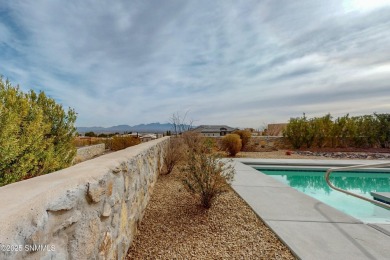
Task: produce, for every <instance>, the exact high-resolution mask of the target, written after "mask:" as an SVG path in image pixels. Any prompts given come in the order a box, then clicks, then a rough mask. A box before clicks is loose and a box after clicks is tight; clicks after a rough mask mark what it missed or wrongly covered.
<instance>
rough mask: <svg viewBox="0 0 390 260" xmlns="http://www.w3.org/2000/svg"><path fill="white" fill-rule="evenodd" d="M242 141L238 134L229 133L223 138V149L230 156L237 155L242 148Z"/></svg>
mask: <svg viewBox="0 0 390 260" xmlns="http://www.w3.org/2000/svg"><path fill="white" fill-rule="evenodd" d="M241 147H242V141H241V139H240V136H239V135H237V134H227V135H225V136H224V137H223V138H222V149H223V150H225V151H226V152H227V153H228V154H229V155H230V156H236V154H237V153H238V152H239V151H240V150H241Z"/></svg>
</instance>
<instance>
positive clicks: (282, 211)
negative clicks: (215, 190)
mask: <svg viewBox="0 0 390 260" xmlns="http://www.w3.org/2000/svg"><path fill="white" fill-rule="evenodd" d="M234 162H235V163H234V167H235V169H236V175H235V180H234V181H233V183H232V188H233V189H234V190H235V192H236V193H237V194H238V195H239V196H240V197H241V198H242V199H243V200H245V201H246V203H247V204H248V205H249V206H250V207H251V208H252V209H253V211H254V212H255V213H256V214H257V215H258V216H259V218H260V219H262V220H263V222H264V223H265V224H266V225H267V226H268V227H269V228H271V229H272V230H273V231H274V232H275V234H276V235H277V236H278V237H279V238H280V240H281V241H282V242H283V243H284V244H285V245H286V246H288V247H289V248H290V250H291V251H292V252H293V254H294V255H295V256H296V257H298V258H300V259H386V258H388V257H389V256H390V247H389V246H388V245H390V224H365V223H363V222H361V221H360V220H357V219H355V218H353V217H351V216H349V215H346V214H345V213H343V212H341V211H338V210H337V209H334V208H332V207H330V206H328V205H326V204H324V203H322V202H320V201H318V200H316V199H314V198H312V197H309V196H307V195H305V194H303V193H301V192H299V191H297V190H295V189H293V188H291V187H290V186H287V185H286V184H283V183H281V182H278V181H277V180H275V179H273V178H272V177H270V176H267V175H265V174H262V173H261V172H259V171H257V170H255V169H254V168H253V167H251V166H250V165H255V164H256V163H262V164H264V163H265V164H278V165H284V166H292V165H308V166H319V165H322V166H323V165H332V166H347V165H358V164H375V163H380V162H383V163H385V162H390V161H386V160H317V159H305V160H303V159H252V158H237V159H234Z"/></svg>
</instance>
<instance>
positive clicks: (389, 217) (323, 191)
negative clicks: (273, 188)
mask: <svg viewBox="0 0 390 260" xmlns="http://www.w3.org/2000/svg"><path fill="white" fill-rule="evenodd" d="M257 170H259V171H261V172H262V173H264V174H267V175H269V176H271V177H273V178H275V179H276V180H278V181H280V182H283V183H285V184H287V185H289V186H291V187H292V188H294V189H296V190H298V191H301V192H303V193H305V194H306V195H309V196H311V197H313V198H316V199H317V200H319V201H321V202H323V203H326V204H328V205H329V206H332V207H334V208H336V209H338V210H340V211H342V212H344V213H346V214H349V215H351V216H353V217H355V218H357V219H360V220H361V221H363V222H365V223H387V224H390V210H387V209H384V208H381V207H379V206H376V205H374V204H372V203H369V202H366V201H364V200H361V199H358V198H355V197H352V196H349V195H347V194H344V193H342V192H339V191H336V190H333V189H331V188H330V187H329V186H328V185H327V183H326V181H325V178H324V174H325V171H322V170H280V169H275V170H274V169H272V170H270V169H257ZM330 179H331V181H332V183H333V184H334V185H335V186H336V187H339V188H342V189H345V190H348V191H350V192H354V193H357V194H360V195H363V196H366V197H368V198H371V199H372V196H371V195H370V192H371V191H377V192H390V174H388V173H374V172H364V173H363V172H359V173H357V172H334V173H332V175H331V178H330Z"/></svg>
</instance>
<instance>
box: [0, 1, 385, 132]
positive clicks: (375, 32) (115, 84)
mask: <svg viewBox="0 0 390 260" xmlns="http://www.w3.org/2000/svg"><path fill="white" fill-rule="evenodd" d="M0 75H3V77H4V78H8V79H9V80H10V81H11V82H12V83H13V84H15V85H17V84H19V85H20V88H21V89H22V90H23V91H28V90H29V89H34V90H36V91H40V90H41V91H44V92H45V93H46V94H47V95H48V96H50V97H52V98H54V99H55V100H56V101H57V102H58V103H60V104H62V105H63V107H64V108H65V109H67V108H68V107H71V108H73V109H75V110H76V112H77V113H78V119H77V121H76V125H77V126H106V127H107V126H113V125H119V124H129V125H135V124H140V123H151V122H160V123H166V122H168V121H169V118H170V117H171V115H172V114H174V113H177V112H180V113H182V114H184V113H185V112H186V111H188V118H190V119H191V120H193V124H194V125H200V124H226V125H230V126H234V127H253V128H261V127H263V126H264V125H265V124H267V123H278V122H287V121H288V120H289V118H291V117H298V116H301V115H302V113H306V115H307V116H308V117H315V116H322V115H325V114H327V113H331V114H332V115H333V116H342V115H345V114H347V113H349V114H350V115H363V114H372V113H373V112H378V113H389V112H390V0H322V1H319V0H300V1H291V0H278V1H275V0H265V1H252V0H246V1H237V0H213V1H209V0H188V1H182V0H165V1H160V0H154V1H152V0H150V1H146V0H133V1H126V0H123V1H96V0H86V1H78V0H68V1H62V0H61V1H60V0H35V1H19V0H13V1H8V0H0Z"/></svg>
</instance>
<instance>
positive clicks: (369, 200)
mask: <svg viewBox="0 0 390 260" xmlns="http://www.w3.org/2000/svg"><path fill="white" fill-rule="evenodd" d="M386 166H390V163H378V164H363V165H354V166H346V167H337V168H329V169H328V170H327V171H326V173H325V180H326V182H327V183H328V185H329V187H331V188H332V189H335V190H338V191H340V192H343V193H345V194H348V195H351V196H354V197H356V198H359V199H362V200H365V201H368V202H371V203H373V204H375V205H378V206H380V207H382V208H385V209H388V210H390V205H389V204H386V203H383V202H380V201H377V200H372V199H369V198H366V197H364V196H361V195H358V194H355V193H352V192H349V191H347V190H343V189H340V188H337V187H336V186H334V185H333V183H332V182H331V181H330V180H329V177H330V174H331V173H332V172H333V171H349V170H353V169H365V168H373V167H386Z"/></svg>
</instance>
